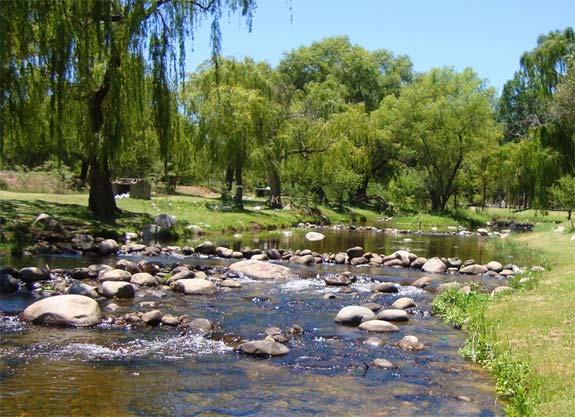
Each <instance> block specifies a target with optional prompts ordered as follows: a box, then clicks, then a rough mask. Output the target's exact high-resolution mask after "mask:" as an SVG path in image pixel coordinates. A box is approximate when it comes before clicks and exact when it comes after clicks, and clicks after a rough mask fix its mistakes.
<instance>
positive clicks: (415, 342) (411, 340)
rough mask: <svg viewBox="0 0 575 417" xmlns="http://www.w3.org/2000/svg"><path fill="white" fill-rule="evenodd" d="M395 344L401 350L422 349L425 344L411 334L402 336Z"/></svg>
mask: <svg viewBox="0 0 575 417" xmlns="http://www.w3.org/2000/svg"><path fill="white" fill-rule="evenodd" d="M397 345H398V346H399V347H400V348H401V349H403V350H409V351H417V350H423V349H424V348H425V346H424V345H423V343H421V342H420V341H419V339H418V338H417V337H415V336H413V335H408V336H404V337H403V338H402V339H401V340H400V341H399V342H398V343H397Z"/></svg>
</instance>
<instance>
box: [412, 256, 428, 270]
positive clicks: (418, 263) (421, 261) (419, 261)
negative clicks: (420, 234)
mask: <svg viewBox="0 0 575 417" xmlns="http://www.w3.org/2000/svg"><path fill="white" fill-rule="evenodd" d="M426 262H427V258H424V257H422V256H418V257H417V258H415V260H414V261H413V262H411V264H409V267H410V268H413V269H421V268H423V265H425V263H426Z"/></svg>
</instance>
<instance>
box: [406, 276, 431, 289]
mask: <svg viewBox="0 0 575 417" xmlns="http://www.w3.org/2000/svg"><path fill="white" fill-rule="evenodd" d="M432 282H433V279H432V278H431V277H421V278H419V279H418V280H416V281H415V282H414V283H413V284H411V285H412V286H414V287H415V288H425V287H427V286H428V285H431V283H432Z"/></svg>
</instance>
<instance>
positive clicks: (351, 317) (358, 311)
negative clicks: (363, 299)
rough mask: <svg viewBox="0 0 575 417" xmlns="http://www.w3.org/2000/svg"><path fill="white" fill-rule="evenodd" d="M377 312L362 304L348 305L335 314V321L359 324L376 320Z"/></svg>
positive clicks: (353, 324) (351, 324)
mask: <svg viewBox="0 0 575 417" xmlns="http://www.w3.org/2000/svg"><path fill="white" fill-rule="evenodd" d="M374 319H375V313H374V312H373V311H371V310H370V309H369V308H365V307H360V306H346V307H344V308H342V309H341V310H339V312H338V313H337V315H336V316H335V322H336V323H339V324H344V325H347V326H358V325H359V324H360V323H362V322H364V321H368V320H374Z"/></svg>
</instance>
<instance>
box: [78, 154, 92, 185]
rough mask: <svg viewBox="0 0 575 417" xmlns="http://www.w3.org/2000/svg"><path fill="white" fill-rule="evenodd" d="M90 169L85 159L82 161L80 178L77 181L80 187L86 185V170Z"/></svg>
mask: <svg viewBox="0 0 575 417" xmlns="http://www.w3.org/2000/svg"><path fill="white" fill-rule="evenodd" d="M89 168H90V164H89V163H88V161H87V160H86V159H82V167H81V168H80V176H79V177H78V180H79V181H80V185H82V186H84V185H86V181H87V180H88V169H89Z"/></svg>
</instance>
